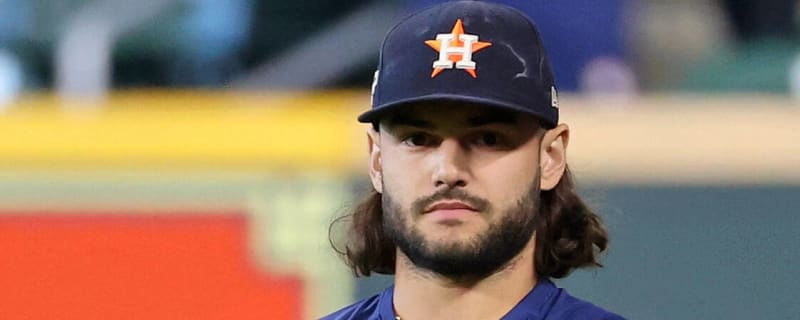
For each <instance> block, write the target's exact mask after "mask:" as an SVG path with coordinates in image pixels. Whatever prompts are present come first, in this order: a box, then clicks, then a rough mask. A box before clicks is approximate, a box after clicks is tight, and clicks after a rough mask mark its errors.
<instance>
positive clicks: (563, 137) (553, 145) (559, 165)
mask: <svg viewBox="0 0 800 320" xmlns="http://www.w3.org/2000/svg"><path fill="white" fill-rule="evenodd" d="M568 144H569V127H568V126H567V125H566V124H563V123H562V124H560V125H558V126H557V127H555V128H553V129H550V130H548V131H547V132H546V133H545V134H544V137H542V145H541V148H542V149H541V150H540V158H539V166H540V167H541V169H542V176H541V180H540V186H541V189H542V190H551V189H553V188H554V187H555V186H556V185H557V184H558V182H559V181H561V177H562V176H563V175H564V171H565V170H566V168H567V145H568Z"/></svg>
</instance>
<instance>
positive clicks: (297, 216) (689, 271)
mask: <svg viewBox="0 0 800 320" xmlns="http://www.w3.org/2000/svg"><path fill="white" fill-rule="evenodd" d="M437 2H438V1H434V0H405V1H403V0H394V1H390V0H354V1H346V2H343V1H328V0H307V1H274V0H226V1H211V0H138V1H124V0H61V1H49V0H0V288H2V290H0V319H315V318H318V317H320V316H322V315H324V314H327V313H329V312H332V311H334V310H336V309H338V308H339V307H342V306H344V305H346V304H349V303H351V302H353V301H355V300H357V299H359V298H363V297H366V296H369V295H372V294H374V293H376V292H379V291H380V290H382V289H383V288H384V287H385V286H387V285H389V284H390V283H391V280H392V279H391V277H388V276H378V277H369V278H362V279H356V278H354V277H353V275H352V274H351V272H350V271H348V269H347V268H346V267H345V266H344V265H343V264H342V263H341V261H340V260H339V259H338V257H337V256H336V255H335V254H334V253H333V251H332V250H331V248H330V244H329V242H328V226H329V224H330V223H331V222H332V221H333V219H335V218H336V217H338V216H340V215H343V214H346V213H347V212H348V210H349V209H350V208H352V206H353V205H354V203H356V202H358V200H359V199H360V197H361V196H363V195H365V194H366V192H367V191H368V190H369V189H368V188H369V184H368V183H367V171H366V167H365V158H366V155H367V153H366V148H365V147H366V144H365V142H366V140H365V134H364V131H365V130H366V129H367V127H365V126H362V125H360V124H358V123H357V122H356V121H355V117H356V116H357V115H358V114H359V113H360V112H361V111H363V110H366V109H367V108H369V87H370V83H371V81H372V73H373V70H374V68H375V67H376V65H377V58H378V50H379V46H380V42H381V41H382V38H383V36H384V34H385V33H386V31H387V30H388V29H389V28H390V27H391V25H393V24H394V23H395V22H396V21H398V19H400V18H401V17H403V16H404V15H406V14H407V13H408V12H410V11H414V10H417V9H419V8H422V7H425V6H429V5H432V4H434V3H437ZM497 2H502V3H506V4H509V5H511V6H514V7H517V8H519V9H520V10H522V11H524V12H526V13H527V14H528V15H530V16H531V17H532V18H533V19H534V21H535V22H536V23H537V25H538V27H539V29H540V30H541V33H542V37H543V38H544V42H545V46H546V48H547V50H548V51H549V54H550V58H551V61H552V63H553V69H554V72H555V74H556V83H557V85H558V87H559V88H560V90H561V92H562V102H561V106H562V108H561V114H562V121H563V122H566V123H568V124H570V126H571V128H572V131H573V132H572V138H571V146H570V165H571V167H572V168H573V171H574V172H575V174H576V177H577V180H578V183H579V185H580V187H581V190H580V191H581V193H582V195H583V196H584V197H586V199H588V201H589V202H590V203H591V204H592V205H593V206H594V207H595V208H596V209H597V211H598V212H600V214H601V215H602V217H603V218H604V220H605V222H606V224H607V225H608V227H609V229H610V232H611V247H610V250H609V252H608V254H607V255H606V256H605V257H604V265H605V267H604V268H602V269H597V270H589V271H578V272H575V273H574V274H573V275H571V276H570V277H569V278H567V279H565V280H561V281H558V284H559V285H561V286H563V287H566V288H567V289H568V290H570V292H571V293H573V294H574V295H576V296H579V297H582V298H585V299H588V300H591V301H593V302H595V303H596V304H598V305H601V306H603V307H605V308H608V309H611V310H614V311H616V312H618V313H620V314H622V315H624V316H626V317H627V318H631V319H797V317H798V314H800V306H799V305H798V304H797V303H796V301H795V299H794V296H795V295H796V294H797V292H798V291H799V290H800V281H798V276H797V269H796V266H797V265H798V264H800V250H798V249H797V246H798V243H800V235H799V234H800V233H798V232H797V230H800V218H798V217H797V213H798V210H800V193H799V192H800V169H798V164H800V143H799V142H798V141H800V134H798V133H797V131H796V130H795V127H796V122H797V121H798V119H800V37H799V35H798V30H800V6H799V5H798V1H794V0H761V1H756V0H673V1H656V0H636V1H634V0H602V1H598V0H560V1H544V0H517V1H514V0H506V1H501V0H497ZM445 31H446V30H445Z"/></svg>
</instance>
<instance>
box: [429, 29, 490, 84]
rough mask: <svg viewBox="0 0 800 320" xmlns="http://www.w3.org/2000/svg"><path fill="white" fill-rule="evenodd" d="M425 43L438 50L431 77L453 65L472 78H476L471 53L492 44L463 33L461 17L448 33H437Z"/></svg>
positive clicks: (475, 65)
mask: <svg viewBox="0 0 800 320" xmlns="http://www.w3.org/2000/svg"><path fill="white" fill-rule="evenodd" d="M425 44H427V45H428V46H430V47H431V48H433V49H434V50H436V51H438V52H439V60H436V61H434V62H433V73H431V78H433V77H435V76H436V75H438V74H439V73H440V72H442V71H443V70H444V69H452V68H453V65H455V67H456V69H462V70H464V71H466V72H467V73H469V74H470V75H471V76H472V77H473V78H477V77H478V75H477V73H476V72H475V68H476V67H477V64H476V63H475V61H472V54H473V53H474V52H477V51H478V50H481V49H483V48H486V47H488V46H491V45H492V44H491V43H490V42H481V41H478V36H477V35H474V34H466V33H464V25H463V23H462V22H461V19H458V20H457V21H456V24H455V25H454V26H453V30H452V31H450V33H440V34H437V35H436V40H427V41H425Z"/></svg>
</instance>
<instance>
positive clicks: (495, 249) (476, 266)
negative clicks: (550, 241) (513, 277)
mask: <svg viewBox="0 0 800 320" xmlns="http://www.w3.org/2000/svg"><path fill="white" fill-rule="evenodd" d="M537 176H538V175H537ZM534 181H535V182H536V183H532V184H531V186H530V187H529V188H528V192H527V193H525V194H523V195H522V197H521V198H520V199H518V200H517V201H515V202H514V204H513V205H512V207H510V208H507V209H505V210H504V211H503V212H493V210H492V208H491V205H490V204H489V202H488V201H487V200H484V199H481V198H478V197H475V196H472V195H469V194H468V193H466V192H465V191H463V190H461V189H443V190H442V191H439V192H437V193H435V194H433V195H431V196H427V197H423V198H420V199H417V200H416V201H414V203H413V204H412V206H411V210H409V212H406V211H404V210H403V208H402V206H401V205H400V204H399V203H397V202H396V201H394V199H393V198H392V197H391V194H390V193H389V192H386V191H388V190H387V189H386V187H385V185H384V189H383V190H384V191H385V192H384V194H383V195H382V201H381V205H382V209H383V215H384V219H383V228H384V230H385V231H386V234H387V236H388V237H389V238H390V239H391V240H392V241H394V243H395V245H397V247H398V248H399V249H400V251H402V252H403V253H404V254H405V255H406V256H407V257H408V259H409V260H411V262H412V263H413V264H414V265H415V266H416V267H417V268H421V269H425V270H428V271H431V272H434V273H437V274H439V275H441V276H444V277H446V278H449V279H452V280H455V281H458V282H461V281H477V280H480V279H483V278H486V277H488V276H490V275H491V274H493V273H495V272H497V271H498V270H500V269H501V268H502V267H503V266H505V265H506V264H508V263H509V262H510V261H511V259H513V258H514V257H516V256H517V255H518V254H519V253H520V252H521V251H522V249H523V248H525V246H526V245H527V244H528V242H529V241H530V240H531V237H532V236H533V233H534V231H535V230H536V225H537V223H536V218H537V216H538V212H537V211H538V210H537V208H538V202H539V192H540V189H539V184H538V181H539V180H538V179H535V180H534ZM444 199H452V200H459V201H462V202H465V203H468V204H470V206H472V207H473V208H476V209H478V211H480V212H481V214H482V215H484V216H485V217H487V218H491V217H493V216H494V215H496V214H499V215H500V216H499V220H497V221H495V222H493V223H491V224H490V225H489V228H488V229H487V230H485V231H483V232H482V233H480V234H476V235H474V236H472V237H471V238H470V239H467V240H464V241H455V242H449V243H434V242H433V241H429V240H427V239H426V238H425V236H424V235H423V234H422V233H421V232H420V231H419V230H418V229H417V228H416V227H415V226H414V225H413V223H411V221H412V218H411V217H416V216H419V215H421V214H422V211H423V210H424V208H425V207H427V206H429V205H431V204H433V203H434V202H436V201H439V200H444Z"/></svg>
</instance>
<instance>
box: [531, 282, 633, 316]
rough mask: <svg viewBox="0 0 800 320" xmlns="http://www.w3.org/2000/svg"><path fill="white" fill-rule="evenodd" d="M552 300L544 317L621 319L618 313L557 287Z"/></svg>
mask: <svg viewBox="0 0 800 320" xmlns="http://www.w3.org/2000/svg"><path fill="white" fill-rule="evenodd" d="M558 291H559V292H558V294H557V296H556V297H555V300H554V301H553V305H552V307H551V308H550V312H549V313H548V316H547V317H546V319H548V320H550V319H552V320H557V319H570V320H622V319H625V318H623V317H622V316H620V315H617V314H615V313H613V312H609V311H607V310H605V309H603V308H601V307H598V306H596V305H594V304H592V303H590V302H587V301H584V300H581V299H578V298H576V297H573V296H571V295H569V294H568V293H567V291H566V290H564V289H559V290H558Z"/></svg>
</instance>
